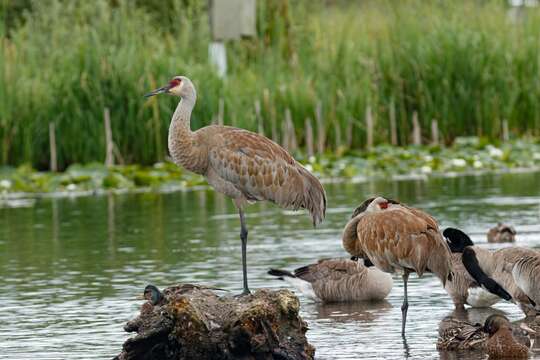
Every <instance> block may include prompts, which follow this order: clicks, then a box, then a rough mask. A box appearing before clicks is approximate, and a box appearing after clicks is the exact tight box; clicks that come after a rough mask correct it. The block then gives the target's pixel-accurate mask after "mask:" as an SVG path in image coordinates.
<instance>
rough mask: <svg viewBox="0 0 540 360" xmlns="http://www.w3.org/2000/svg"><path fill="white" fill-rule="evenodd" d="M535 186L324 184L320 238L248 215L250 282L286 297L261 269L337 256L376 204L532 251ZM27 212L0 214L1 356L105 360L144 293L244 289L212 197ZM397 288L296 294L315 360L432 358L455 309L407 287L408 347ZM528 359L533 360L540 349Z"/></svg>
mask: <svg viewBox="0 0 540 360" xmlns="http://www.w3.org/2000/svg"><path fill="white" fill-rule="evenodd" d="M539 183H540V173H529V174H502V175H491V176H461V177H459V178H452V179H442V178H434V179H432V180H430V181H421V180H414V181H395V182H387V181H372V182H368V183H361V184H336V185H327V186H326V190H327V194H328V202H329V209H328V213H327V219H326V220H325V222H324V223H323V225H322V226H321V227H319V228H317V229H313V227H312V226H311V224H310V221H309V219H308V217H307V216H305V214H303V213H301V212H300V213H294V212H290V211H284V210H281V209H279V208H277V207H275V206H273V205H271V204H266V203H263V204H257V205H254V206H253V207H252V208H250V210H249V213H248V215H247V217H248V218H247V221H248V222H249V224H250V239H249V247H248V252H249V254H248V262H249V263H248V268H249V278H250V279H249V280H250V285H251V286H252V287H253V289H256V288H261V287H274V288H278V287H280V286H284V285H283V283H280V282H276V281H272V280H271V279H270V278H269V277H268V276H267V275H266V271H267V270H268V268H270V267H284V268H295V267H298V266H300V265H303V264H306V263H309V262H311V261H312V260H313V259H318V258H321V257H343V256H346V254H345V252H344V251H343V250H342V248H341V240H340V239H341V231H342V229H343V226H344V224H345V223H346V221H347V220H348V218H349V216H350V214H351V212H352V209H354V208H355V207H356V206H357V205H358V204H359V203H360V202H361V201H363V200H364V199H365V198H367V197H368V196H370V195H375V194H383V195H386V196H388V197H392V198H397V199H399V200H401V201H403V202H405V203H408V204H410V205H412V206H416V207H420V208H423V209H425V210H427V211H428V212H430V213H431V214H433V215H434V216H435V217H436V218H438V219H439V220H440V221H441V224H442V226H443V227H446V226H458V227H460V228H462V229H463V230H464V231H466V232H473V233H474V234H477V235H473V236H472V238H473V239H472V240H473V241H475V242H477V243H485V242H486V240H485V232H486V231H487V229H488V228H489V227H491V226H492V225H493V223H496V222H497V221H499V220H502V221H504V222H508V223H511V224H513V225H514V226H515V227H516V229H517V231H518V234H519V235H518V239H517V244H518V245H522V246H531V247H534V246H540V241H539V240H540V225H539V224H540V212H539V209H540V205H539V204H540V187H539V186H538V184H539ZM32 205H33V206H31V207H17V208H1V205H0V279H1V280H2V286H3V291H1V292H0V303H1V304H2V306H1V307H0V319H1V320H2V321H0V334H2V335H1V336H0V352H1V353H2V356H5V357H7V358H14V359H19V358H33V357H43V358H45V357H47V358H85V359H88V358H93V359H101V358H111V357H112V356H113V355H115V354H117V353H118V351H119V350H120V348H121V344H122V342H123V341H124V339H125V338H126V337H127V334H124V333H123V331H122V326H123V324H124V322H125V321H126V320H128V319H130V318H132V317H133V315H134V313H135V312H137V311H138V309H139V307H140V301H137V300H135V298H136V296H137V295H139V294H140V291H141V289H142V288H144V286H145V285H146V284H148V283H152V284H155V285H156V286H158V287H159V288H163V287H166V286H168V285H171V284H175V283H180V282H189V283H201V284H206V285H213V286H217V287H221V288H225V289H227V290H230V291H231V292H233V293H238V291H239V285H240V284H241V283H242V282H241V266H240V265H241V255H240V254H241V252H240V241H239V239H238V215H237V213H236V210H235V208H234V206H233V204H232V202H231V201H230V200H229V199H227V198H225V197H223V196H221V195H218V194H216V193H215V192H213V191H196V192H176V193H162V194H156V193H148V194H131V195H107V196H98V197H80V198H73V199H70V198H67V199H51V198H44V199H39V200H38V201H32ZM521 229H523V230H525V231H524V232H523V233H522V234H520V230H521ZM493 246H499V245H489V247H490V248H492V247H493ZM399 280H400V279H398V278H397V277H396V278H394V281H395V282H394V288H393V290H392V291H391V293H390V294H389V296H388V298H387V301H386V302H382V303H373V304H365V303H364V304H362V303H360V304H335V305H332V304H331V305H322V304H316V303H312V302H309V301H308V300H307V299H305V298H304V297H302V296H301V295H300V298H301V303H302V307H301V310H300V311H301V315H302V317H303V318H304V319H305V320H306V321H307V322H308V326H309V331H308V333H307V336H308V338H309V341H310V342H311V343H312V344H313V345H314V346H315V347H316V349H317V350H316V354H317V359H358V358H362V359H368V358H373V359H385V358H389V359H400V358H403V357H407V356H409V357H410V358H411V359H417V358H427V359H431V358H434V357H437V356H439V353H438V352H437V350H436V346H435V344H436V341H437V328H438V325H439V323H440V321H441V320H442V319H443V318H444V317H445V316H446V315H448V313H449V311H450V309H452V308H453V304H452V302H451V300H450V299H449V297H448V295H447V294H446V293H445V291H444V289H443V288H442V286H441V284H440V282H439V281H438V280H437V279H436V278H434V277H433V276H430V275H429V274H426V275H424V277H422V278H421V279H418V278H417V277H416V276H415V275H413V276H411V278H410V280H409V285H408V286H409V291H410V294H411V298H410V307H409V314H408V319H407V320H408V323H407V339H406V340H407V342H406V344H404V343H403V340H402V338H401V334H400V330H401V329H400V324H401V310H400V306H401V303H402V301H403V295H402V294H403V288H402V283H401V281H399ZM495 306H496V308H498V309H501V310H503V311H504V312H505V313H506V314H507V316H508V317H509V318H510V319H511V320H512V321H514V320H517V319H521V318H522V315H521V311H520V310H519V309H518V308H517V307H516V306H515V305H513V304H510V303H507V302H501V303H499V304H497V305H495ZM481 311H482V309H471V310H469V312H468V314H467V316H468V317H469V321H472V322H481V321H483V319H484V318H485V317H486V316H487V315H488V314H487V313H486V314H482V313H481ZM490 311H493V310H490ZM23 345H24V346H23ZM402 345H403V346H402ZM535 349H536V348H535ZM440 356H441V358H452V357H447V355H446V354H441V355H440ZM448 356H453V355H448ZM474 356H476V355H472V354H462V356H460V357H459V358H460V359H473V358H475V357H474ZM535 356H536V358H540V357H539V356H538V350H533V356H532V358H534V357H535ZM454 358H457V357H454ZM476 358H477V357H476Z"/></svg>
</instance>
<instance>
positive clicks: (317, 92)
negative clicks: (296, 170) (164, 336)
mask: <svg viewBox="0 0 540 360" xmlns="http://www.w3.org/2000/svg"><path fill="white" fill-rule="evenodd" d="M21 3H22V4H23V5H24V6H22V8H23V9H26V10H24V11H22V10H21V9H19V8H17V7H16V6H14V5H13V4H21ZM21 3H18V2H17V1H16V0H11V1H10V0H0V4H3V8H2V14H1V15H0V19H3V21H2V22H0V38H1V41H2V46H1V54H0V164H12V165H17V164H21V163H25V162H28V163H31V164H33V165H34V166H37V167H40V168H47V167H48V163H49V150H48V149H49V143H48V124H49V122H55V123H56V128H57V141H58V158H59V163H60V165H61V167H65V166H67V165H69V164H72V163H75V162H79V163H80V162H90V161H102V160H103V158H104V148H105V144H104V142H105V135H104V131H103V110H104V108H105V107H107V108H109V109H110V111H111V118H112V125H113V136H114V140H115V142H116V143H117V145H118V148H119V151H120V153H121V154H122V155H123V157H124V158H125V160H126V161H127V162H129V163H133V162H137V163H143V164H150V163H154V162H156V161H159V160H162V159H163V157H164V155H165V154H166V133H167V127H168V122H169V119H170V116H171V114H172V111H173V109H174V106H175V101H176V100H175V99H172V98H166V97H161V98H159V99H153V100H145V99H143V98H142V94H144V93H145V92H147V91H148V90H150V89H153V88H155V87H157V86H160V85H162V83H164V82H166V81H168V79H169V78H170V77H171V76H172V75H178V74H185V75H187V76H189V77H191V78H192V79H193V80H194V82H195V84H196V85H197V87H198V94H199V100H198V104H197V106H196V109H195V112H194V116H193V119H194V120H193V125H192V127H193V128H199V127H201V126H203V125H206V124H209V123H211V122H212V121H213V120H214V119H215V118H216V113H217V111H218V108H219V105H218V104H219V99H220V98H221V99H223V102H224V119H225V124H232V125H235V126H240V127H245V128H248V129H251V130H258V128H259V124H257V120H256V115H255V111H254V103H255V101H257V100H259V101H260V103H261V109H262V112H261V115H262V119H263V121H262V124H263V126H264V131H265V133H266V134H267V135H268V134H271V133H272V127H274V128H275V129H277V131H275V133H276V134H277V139H276V140H278V141H279V140H281V139H279V138H280V135H281V133H282V129H283V128H284V126H283V123H284V121H283V119H284V118H285V116H284V114H285V111H286V109H289V110H290V112H291V115H292V120H293V123H294V127H295V133H296V136H297V138H298V142H299V143H300V145H303V144H304V142H305V131H304V123H305V119H306V118H311V119H314V117H315V109H316V106H317V104H318V103H319V102H320V104H321V105H322V119H323V127H324V130H325V144H326V148H327V149H328V150H329V151H330V150H336V149H341V150H343V149H344V148H346V147H347V146H348V145H349V144H348V143H347V141H346V138H347V134H348V133H352V137H350V140H352V144H350V145H351V147H352V148H353V149H358V148H362V147H364V146H365V138H366V134H365V127H364V114H365V110H366V106H367V105H368V104H369V105H370V107H371V109H372V112H373V118H374V123H375V139H374V140H375V143H378V144H380V143H387V142H389V138H390V134H389V120H388V118H389V113H390V108H391V107H392V104H393V106H394V109H395V113H396V118H397V133H398V139H399V143H400V144H407V143H408V142H409V140H410V133H411V117H412V113H413V112H414V111H417V112H418V115H419V120H420V122H421V124H422V128H423V132H424V134H423V135H424V137H426V138H427V137H429V131H430V129H429V124H430V122H431V119H432V118H436V119H438V122H439V128H440V130H441V134H442V136H443V137H444V140H445V141H446V142H448V141H451V140H452V139H453V138H454V137H455V136H458V135H480V136H485V137H488V138H496V137H499V136H500V132H501V122H502V120H503V119H507V120H508V123H509V127H510V130H511V132H512V133H513V134H515V135H522V134H525V133H529V134H533V135H540V103H539V101H538V100H539V99H540V72H539V66H540V61H539V60H540V57H539V55H540V52H539V46H540V41H539V37H540V11H539V10H538V9H526V10H525V12H524V14H522V15H523V16H521V17H517V18H516V17H510V16H509V13H508V11H509V9H508V8H507V7H506V6H505V5H504V2H502V1H481V2H473V1H465V0H463V1H452V2H450V1H448V2H439V1H420V0H418V1H414V0H410V1H399V2H397V1H395V2H394V1H388V2H386V1H373V2H371V1H365V2H362V3H361V4H360V5H358V4H356V3H355V4H354V5H351V4H345V3H344V2H339V1H331V2H328V1H327V2H323V1H291V2H290V3H289V2H288V1H286V0H272V1H259V2H258V5H259V6H258V33H259V36H258V38H257V39H246V40H241V41H238V42H234V43H230V44H228V56H229V74H228V77H227V78H226V79H225V80H221V79H219V78H218V76H217V75H216V74H215V72H214V71H213V69H212V67H211V66H210V65H209V64H208V55H207V53H208V43H209V41H210V35H209V26H208V18H207V17H208V14H207V8H206V6H207V2H206V1H203V0H201V1H193V0H192V1H187V0H184V1H181V0H168V1H150V2H149V1H127V0H114V1H113V0H95V1H82V0H70V1H61V0H40V1H33V2H32V1H24V2H21ZM14 12H15V13H16V14H18V17H13V13H14ZM14 19H15V20H14ZM313 124H314V125H313V126H314V128H315V135H317V133H318V132H319V131H320V130H321V129H319V128H318V127H317V126H316V124H315V122H314V123H313Z"/></svg>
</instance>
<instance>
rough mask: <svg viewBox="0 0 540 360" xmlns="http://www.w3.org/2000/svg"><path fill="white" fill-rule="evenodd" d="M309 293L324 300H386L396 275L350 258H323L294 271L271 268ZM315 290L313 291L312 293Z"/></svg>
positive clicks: (275, 273) (272, 272)
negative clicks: (393, 276) (392, 275)
mask: <svg viewBox="0 0 540 360" xmlns="http://www.w3.org/2000/svg"><path fill="white" fill-rule="evenodd" d="M269 274H270V275H274V276H280V277H282V278H283V279H284V280H287V281H288V282H289V283H291V284H292V285H293V286H295V287H296V288H297V289H299V290H300V291H301V292H303V293H304V294H305V295H307V296H313V295H314V296H315V297H316V298H317V299H319V300H321V301H323V302H353V301H368V300H382V299H384V298H385V297H386V296H387V295H388V293H389V292H390V290H391V289H392V277H391V276H390V275H388V274H386V273H384V272H382V271H380V270H379V269H376V268H374V267H369V268H368V267H366V266H364V264H362V263H361V262H358V261H353V260H350V259H321V260H319V261H318V262H317V263H315V264H310V265H306V266H303V267H300V268H298V269H296V270H294V272H293V273H290V272H288V271H286V270H278V269H271V270H270V271H269ZM312 294H313V295H312Z"/></svg>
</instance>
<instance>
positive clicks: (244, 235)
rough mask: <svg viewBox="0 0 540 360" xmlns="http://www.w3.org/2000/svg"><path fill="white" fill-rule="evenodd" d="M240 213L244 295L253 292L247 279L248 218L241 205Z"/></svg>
mask: <svg viewBox="0 0 540 360" xmlns="http://www.w3.org/2000/svg"><path fill="white" fill-rule="evenodd" d="M238 214H239V215H240V240H241V241H242V273H243V275H244V291H242V295H248V294H251V292H250V291H249V288H248V280H247V259H246V256H247V254H246V250H247V236H248V231H247V227H246V220H245V219H244V211H243V210H242V208H241V207H239V208H238Z"/></svg>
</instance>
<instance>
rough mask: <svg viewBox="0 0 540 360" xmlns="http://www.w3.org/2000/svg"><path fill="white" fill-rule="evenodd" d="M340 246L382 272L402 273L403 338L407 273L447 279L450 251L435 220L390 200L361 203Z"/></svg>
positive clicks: (376, 199)
mask: <svg viewBox="0 0 540 360" xmlns="http://www.w3.org/2000/svg"><path fill="white" fill-rule="evenodd" d="M343 247H344V248H345V250H347V252H349V253H350V254H351V255H352V256H358V257H361V258H364V259H366V258H367V259H369V260H370V261H371V262H372V263H373V264H374V265H375V266H376V267H378V268H379V269H381V270H382V271H385V272H388V273H394V272H396V271H398V272H402V273H403V289H404V299H403V305H402V306H401V314H402V321H401V335H402V336H405V323H406V322H407V310H408V308H409V302H408V298H407V281H408V279H409V274H410V273H412V272H415V273H416V274H418V276H422V274H423V273H424V272H426V271H427V272H431V273H433V274H435V275H436V276H437V277H438V278H439V279H440V280H441V281H442V283H443V285H444V284H445V283H446V281H447V280H448V279H451V274H452V264H451V258H450V249H449V248H448V245H447V243H446V241H445V240H444V239H443V237H442V235H441V234H440V232H439V228H438V225H437V221H436V220H435V219H434V218H433V217H431V216H430V215H428V214H427V213H425V212H423V211H420V210H418V209H414V208H411V207H408V206H406V205H403V204H400V203H399V202H397V201H394V200H389V199H385V198H383V197H377V198H375V199H368V200H366V201H364V203H363V204H362V205H361V206H360V207H359V208H358V209H356V210H355V211H354V214H353V218H352V219H351V220H350V221H349V222H348V223H347V225H346V226H345V230H344V232H343Z"/></svg>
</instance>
